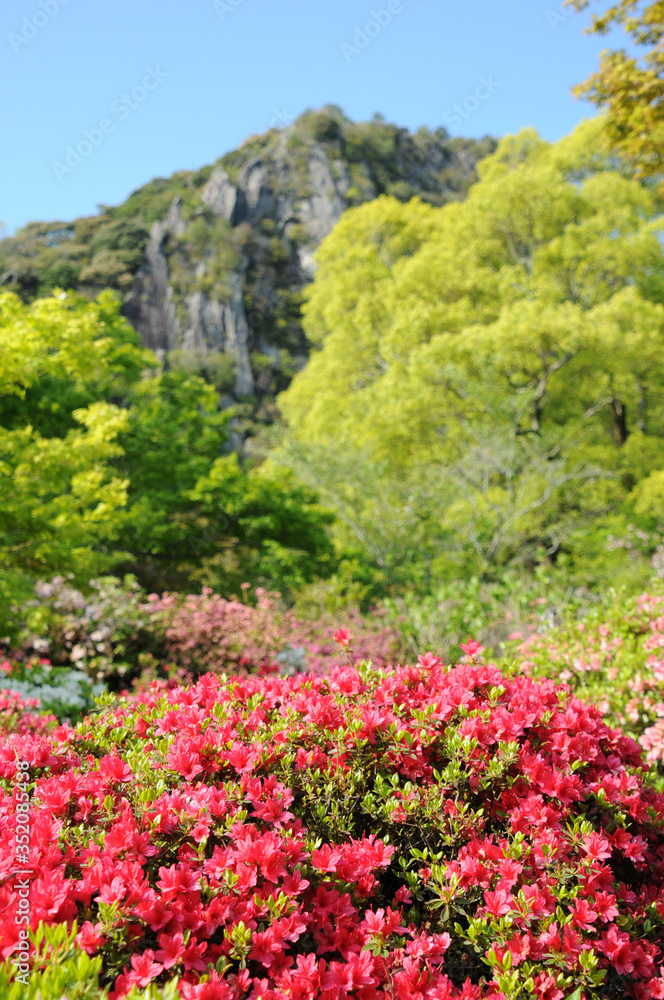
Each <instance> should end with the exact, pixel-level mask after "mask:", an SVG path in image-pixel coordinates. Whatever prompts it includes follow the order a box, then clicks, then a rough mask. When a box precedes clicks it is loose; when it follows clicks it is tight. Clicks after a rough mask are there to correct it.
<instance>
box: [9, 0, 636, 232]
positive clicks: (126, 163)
mask: <svg viewBox="0 0 664 1000" xmlns="http://www.w3.org/2000/svg"><path fill="white" fill-rule="evenodd" d="M375 13H376V14H377V15H378V19H377V20H376V18H375V16H374V14H375ZM371 22H373V23H371ZM380 22H382V23H380ZM585 23H587V19H586V18H584V17H582V16H580V15H578V14H570V15H568V16H565V17H563V16H562V15H561V14H560V8H559V6H558V3H557V2H556V0H503V2H501V3H492V2H491V0H467V2H466V3H459V2H451V0H376V2H372V0H367V2H365V0H113V2H110V0H66V2H63V0H3V3H2V5H1V6H0V51H1V58H0V92H2V93H3V95H4V98H3V102H2V103H3V107H2V112H1V113H2V116H3V121H2V136H3V143H4V155H3V156H2V158H1V162H0V221H2V222H4V223H5V225H6V228H7V231H8V232H10V233H11V232H13V231H14V230H15V229H16V228H17V227H19V226H21V225H23V224H25V223H26V222H28V221H30V220H46V219H48V220H55V219H61V220H67V219H71V218H74V217H76V216H78V215H86V214H92V213H94V212H95V210H96V206H97V205H98V204H100V203H104V204H109V205H112V204H117V203H118V202H120V201H123V200H124V199H125V198H126V197H127V195H128V194H129V193H130V192H131V191H133V190H134V189H135V188H137V187H139V186H140V185H141V184H143V183H145V182H147V181H148V180H150V179H151V178H152V177H155V176H168V175H169V174H171V173H172V172H173V171H175V170H180V169H185V168H186V169H191V168H196V167H200V166H202V165H204V164H206V163H211V162H213V161H214V160H215V159H216V158H217V157H219V156H220V155H221V154H222V153H224V152H226V151H228V150H229V149H233V148H235V147H236V146H237V145H239V144H240V143H241V142H242V140H243V139H245V138H246V137H247V136H248V135H251V134H253V133H256V132H262V131H264V130H265V129H266V128H268V127H269V126H270V124H272V123H275V122H276V123H279V122H282V121H288V120H289V119H291V118H292V117H294V116H296V115H298V114H299V113H301V112H302V111H303V110H304V109H305V108H307V107H320V106H322V105H323V104H326V103H334V104H338V105H340V106H341V107H342V108H343V109H344V110H345V111H346V113H347V114H348V115H349V116H350V117H351V118H353V119H355V120H360V119H365V118H370V117H371V116H372V115H373V114H374V112H380V113H382V114H383V115H384V116H385V118H386V119H388V120H389V121H395V122H397V123H398V124H399V125H404V126H408V127H410V128H416V127H417V126H419V125H428V126H430V127H437V126H440V125H446V126H447V127H448V129H449V131H450V132H451V133H452V134H454V135H471V136H482V135H484V134H486V133H490V134H493V135H496V136H500V135H504V134H505V133H507V132H514V131H518V130H519V129H520V128H523V127H524V126H528V125H532V126H534V127H535V128H537V129H538V130H539V131H540V132H541V133H542V134H543V135H544V136H545V137H546V138H548V139H557V138H559V137H560V136H562V135H564V134H565V133H567V132H568V131H570V130H571V129H572V128H573V127H574V125H575V124H576V123H577V122H578V121H580V120H581V119H582V118H583V117H586V116H587V115H588V114H591V113H592V110H591V109H590V108H589V107H588V106H587V105H584V104H581V103H579V102H577V101H575V100H574V99H573V98H572V97H571V96H570V93H569V92H570V88H571V86H572V85H573V84H574V83H575V82H578V81H579V80H582V79H583V78H584V77H585V76H587V75H588V73H589V72H591V71H592V70H593V69H594V68H595V66H596V65H597V57H598V54H599V52H600V51H601V49H602V48H604V47H606V46H607V44H611V42H612V38H611V36H610V37H609V39H608V41H607V39H598V38H595V37H588V36H585V35H584V34H583V26H584V24H585ZM365 27H366V28H367V30H366V31H365V30H364V29H365ZM358 29H359V32H360V33H359V34H357V31H358ZM613 41H614V43H615V42H617V43H618V44H622V36H620V35H618V36H615V38H614V39H613ZM150 74H151V75H150ZM482 80H483V81H484V86H482V84H481V81H482ZM487 84H488V85H487ZM478 87H480V91H479V93H480V95H481V99H478V98H476V97H475V96H474V95H475V92H476V91H477V88H478ZM132 95H133V96H132ZM455 104H461V105H462V106H463V105H464V104H465V108H466V110H465V111H464V116H463V117H462V116H461V115H459V114H458V111H457V112H455V111H454V105H455ZM468 109H469V110H468ZM460 118H461V121H460V122H459V119H460ZM104 122H105V123H106V124H105V125H103V124H102V123H104ZM457 122H459V124H457ZM100 126H101V127H100ZM86 130H87V135H86ZM81 143H82V147H81V148H82V150H83V151H84V154H85V155H83V156H82V157H80V162H77V160H76V157H77V155H78V154H74V155H72V154H71V153H70V155H69V161H68V162H67V160H66V155H67V150H68V147H72V148H75V147H76V146H78V145H79V144H81ZM88 147H89V152H88ZM68 164H69V165H68ZM58 165H59V166H58Z"/></svg>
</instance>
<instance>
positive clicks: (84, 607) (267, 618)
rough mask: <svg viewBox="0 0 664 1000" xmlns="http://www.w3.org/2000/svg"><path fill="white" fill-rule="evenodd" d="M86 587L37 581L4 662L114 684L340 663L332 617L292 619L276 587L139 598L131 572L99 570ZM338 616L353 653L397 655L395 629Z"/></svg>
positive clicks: (379, 661) (377, 659) (321, 668)
mask: <svg viewBox="0 0 664 1000" xmlns="http://www.w3.org/2000/svg"><path fill="white" fill-rule="evenodd" d="M90 586H91V589H92V594H91V595H90V596H88V597H85V596H84V595H83V594H81V593H80V592H79V591H77V590H75V589H73V588H72V587H71V586H70V585H69V584H68V583H67V581H66V580H65V579H64V578H62V577H58V578H56V579H54V580H53V581H51V583H48V584H45V583H44V584H39V585H38V587H37V598H36V600H34V601H31V602H30V605H29V606H28V607H26V608H25V609H24V614H25V622H24V626H23V639H22V641H21V643H20V647H19V648H18V649H16V650H14V655H13V660H14V661H17V662H18V661H19V660H21V659H22V660H30V659H33V658H34V657H36V656H37V657H39V656H47V657H48V659H49V660H50V662H51V663H52V664H53V665H54V666H57V667H69V668H71V667H72V666H74V667H75V668H76V670H77V671H83V672H84V673H85V674H86V676H87V677H88V678H90V679H91V680H92V681H94V682H97V683H99V682H103V683H105V684H106V685H107V686H108V687H109V688H110V689H111V690H112V691H116V692H117V691H119V690H121V689H123V688H126V687H127V686H128V685H129V684H130V683H131V682H132V681H136V680H144V679H150V680H151V679H158V678H167V677H169V676H171V675H172V672H173V668H179V671H180V676H182V671H186V672H187V673H188V674H189V675H190V679H191V676H192V675H193V676H195V675H197V674H199V673H202V672H207V671H213V672H215V673H220V672H223V671H231V672H234V673H238V672H240V673H251V672H255V671H265V670H281V671H282V672H288V670H289V669H290V668H291V667H293V665H294V664H297V669H298V670H304V671H306V670H307V669H313V670H314V671H315V672H316V673H322V672H325V671H326V670H329V669H330V668H331V667H333V666H335V665H339V664H341V663H345V662H346V658H347V657H346V654H345V653H343V652H340V650H339V647H338V646H337V644H336V643H335V642H334V639H333V633H334V625H333V619H332V617H331V616H324V617H323V618H321V619H319V620H318V621H317V622H304V621H300V620H299V619H298V618H297V617H296V616H295V613H294V612H293V611H285V610H283V609H281V608H280V607H279V595H278V594H271V593H267V592H266V591H263V590H261V589H260V588H258V589H257V590H256V592H255V599H256V605H255V606H254V605H251V604H243V603H242V602H240V601H238V600H233V599H231V600H226V599H225V598H222V597H220V596H219V595H217V594H213V593H212V591H211V590H209V589H204V590H203V593H202V594H198V595H196V594H190V595H180V594H177V593H173V594H164V595H162V596H161V597H160V596H158V595H156V594H153V595H150V597H149V599H148V597H147V596H146V594H145V593H144V591H142V590H141V588H140V587H139V586H138V585H137V584H136V582H135V581H134V580H133V578H131V577H126V578H125V580H124V581H123V582H120V581H119V580H115V579H113V578H112V577H106V578H103V579H101V580H93V581H92V583H91V585H90ZM247 590H248V588H245V590H244V593H245V594H247ZM249 596H250V595H248V597H249ZM347 619H348V622H349V624H350V626H351V628H352V631H353V632H354V633H355V634H356V635H358V636H361V638H360V639H358V640H357V645H356V649H355V655H356V656H357V658H358V659H371V660H372V661H373V662H374V663H375V664H376V665H377V666H383V665H385V664H387V663H389V662H390V661H392V660H393V659H394V658H396V657H398V655H399V652H400V646H401V640H400V636H399V633H398V632H397V631H396V629H394V628H390V627H386V626H384V625H383V624H382V620H381V618H380V617H378V619H377V621H376V623H375V624H372V623H370V622H369V621H367V620H365V619H364V618H363V617H362V616H361V615H360V614H359V613H358V612H348V614H347ZM294 652H295V655H293V653H294ZM289 664H290V667H289Z"/></svg>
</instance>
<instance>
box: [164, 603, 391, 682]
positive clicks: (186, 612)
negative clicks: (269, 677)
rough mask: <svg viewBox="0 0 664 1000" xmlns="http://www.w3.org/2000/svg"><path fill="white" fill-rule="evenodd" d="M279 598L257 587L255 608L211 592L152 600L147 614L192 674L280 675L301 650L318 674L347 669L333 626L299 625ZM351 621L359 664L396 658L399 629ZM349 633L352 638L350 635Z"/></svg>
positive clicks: (177, 660)
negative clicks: (291, 653)
mask: <svg viewBox="0 0 664 1000" xmlns="http://www.w3.org/2000/svg"><path fill="white" fill-rule="evenodd" d="M279 596H280V595H279V594H272V593H268V592H266V591H264V590H262V589H261V588H260V587H259V588H257V590H256V599H257V600H256V605H255V606H254V605H250V604H243V603H241V602H240V601H233V600H230V601H229V600H226V599H224V598H223V597H220V596H219V595H218V594H214V593H213V592H212V591H211V590H209V589H204V590H203V593H202V594H190V595H188V596H186V597H184V598H182V597H180V595H178V594H164V595H162V596H161V597H159V596H157V595H156V594H153V595H151V596H150V598H149V604H148V607H147V608H146V610H148V611H149V614H150V616H151V618H153V619H154V620H157V621H159V622H160V623H161V625H162V626H163V628H164V630H165V635H166V643H167V656H168V658H169V659H170V660H171V661H173V662H174V663H177V664H179V665H180V666H182V667H185V668H186V669H189V670H191V669H192V668H193V669H194V670H195V671H196V670H197V671H206V670H207V671H215V672H216V671H220V670H231V671H232V672H233V673H238V672H240V673H252V672H254V671H263V672H265V671H269V670H278V669H279V663H280V657H282V658H283V653H284V651H287V650H289V649H291V650H293V649H299V650H302V654H303V655H302V660H303V664H305V665H306V668H307V669H309V670H313V671H314V672H315V673H318V674H320V673H325V672H327V671H328V670H329V669H331V668H333V667H335V666H338V665H340V664H342V663H345V662H346V656H345V655H344V654H343V653H341V652H340V651H339V648H338V646H337V643H336V640H335V629H334V626H333V625H332V623H331V622H326V621H325V620H324V619H323V620H319V621H317V622H303V621H299V620H298V619H297V618H296V616H295V614H294V613H293V612H292V611H280V610H279V607H278V600H279ZM347 617H348V618H350V619H352V620H351V625H352V631H353V633H355V635H357V636H359V638H358V639H357V640H356V641H355V642H354V648H353V655H354V656H355V657H357V659H364V660H371V661H372V662H373V663H374V665H376V666H384V665H386V664H387V663H389V662H391V661H392V659H393V658H394V657H395V655H396V654H398V652H399V649H400V637H399V635H398V633H397V632H396V630H395V629H392V628H386V627H381V624H380V622H378V625H377V626H374V627H373V628H370V627H369V624H368V623H367V622H366V621H365V620H364V619H362V617H361V616H360V615H359V614H357V613H354V614H348V615H347ZM345 631H346V632H348V635H349V637H350V635H351V632H350V630H349V629H346V630H345ZM342 646H343V648H347V644H342Z"/></svg>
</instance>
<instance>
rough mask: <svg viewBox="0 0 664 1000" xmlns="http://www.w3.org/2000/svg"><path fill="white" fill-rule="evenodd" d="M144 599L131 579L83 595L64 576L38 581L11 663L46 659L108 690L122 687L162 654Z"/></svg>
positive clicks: (103, 582)
mask: <svg viewBox="0 0 664 1000" xmlns="http://www.w3.org/2000/svg"><path fill="white" fill-rule="evenodd" d="M144 600H145V594H144V592H143V591H142V590H141V588H140V587H139V586H138V584H137V583H136V581H135V580H134V578H133V577H131V576H127V577H125V578H124V580H123V581H120V580H116V579H115V578H113V577H103V578H101V579H99V580H92V581H91V582H90V593H89V594H88V596H87V597H86V596H84V595H83V594H82V593H81V592H80V591H78V590H76V589H75V588H74V587H72V586H71V585H70V583H69V581H68V580H67V579H65V578H64V577H55V578H54V579H53V580H51V581H50V582H49V583H39V584H37V587H36V595H35V599H34V600H32V601H30V602H28V604H27V605H26V606H25V607H24V608H23V622H22V636H21V639H20V642H19V644H18V647H17V648H16V649H14V650H13V656H12V659H13V660H14V661H17V662H18V661H20V660H30V659H33V658H34V657H35V656H46V657H48V660H49V661H50V663H51V664H53V666H54V667H68V668H71V667H72V666H73V667H74V668H75V669H77V670H79V671H82V672H83V673H85V675H86V676H87V677H88V678H90V679H91V680H92V681H94V682H98V683H103V682H106V683H109V685H110V686H111V687H112V688H113V689H114V690H118V689H119V688H120V687H121V686H122V687H126V684H127V682H128V680H129V679H130V678H132V677H135V676H137V675H138V674H139V673H140V672H141V671H142V670H144V669H146V668H147V667H151V666H153V665H154V664H155V663H159V662H160V661H161V657H162V656H163V653H164V639H163V635H162V634H161V633H160V632H159V629H158V628H156V627H155V625H154V623H153V622H151V621H150V619H149V616H148V615H147V614H146V609H145V607H144V606H143V605H144ZM125 678H126V680H125Z"/></svg>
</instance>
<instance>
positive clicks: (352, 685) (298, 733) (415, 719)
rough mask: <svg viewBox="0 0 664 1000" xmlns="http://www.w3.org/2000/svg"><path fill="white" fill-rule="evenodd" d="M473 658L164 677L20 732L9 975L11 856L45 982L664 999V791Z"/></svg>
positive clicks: (11, 762)
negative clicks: (65, 719) (83, 713)
mask: <svg viewBox="0 0 664 1000" xmlns="http://www.w3.org/2000/svg"><path fill="white" fill-rule="evenodd" d="M337 641H338V643H339V644H340V645H341V646H342V647H343V649H344V650H345V653H346V655H348V657H349V661H351V662H352V656H353V640H352V635H351V634H350V632H349V631H348V630H339V632H338V634H337ZM464 654H465V655H464V658H463V661H462V662H461V663H460V664H459V665H458V666H456V667H454V668H451V669H450V668H446V667H445V666H443V664H442V663H441V662H440V660H439V659H438V657H436V656H434V655H433V654H426V655H424V656H421V657H420V658H419V660H418V663H417V665H415V666H398V667H376V666H375V665H374V666H370V665H368V664H363V663H360V664H357V665H350V663H349V665H344V666H339V667H335V668H334V669H333V670H332V671H331V672H330V673H329V675H328V676H325V677H321V676H316V675H315V674H314V673H309V674H300V675H295V676H292V677H281V676H278V675H273V674H271V675H267V676H262V677H261V676H257V675H252V676H236V677H232V678H230V679H229V678H226V677H223V676H218V675H213V674H208V675H205V676H203V677H201V678H200V679H199V680H198V682H197V683H196V684H194V685H191V686H182V685H177V684H175V683H174V682H173V681H171V682H168V681H158V682H154V683H153V684H152V686H151V687H150V689H149V690H143V691H140V692H136V693H134V694H131V695H127V696H125V697H124V698H121V699H113V698H111V696H108V695H107V696H104V699H102V702H101V703H100V710H99V712H98V713H97V714H96V715H95V716H93V717H90V718H89V719H86V720H84V721H83V722H81V723H80V724H79V725H78V726H77V727H76V728H72V727H71V726H70V725H65V726H60V727H59V728H57V729H56V730H54V731H53V732H51V733H43V732H13V733H10V734H9V735H6V736H5V737H4V738H3V739H2V740H1V741H0V775H1V776H2V791H1V797H0V843H2V844H3V845H4V846H3V852H2V854H1V855H0V857H2V866H3V867H2V872H1V873H0V950H1V953H2V954H1V957H2V958H3V959H4V960H5V964H4V965H3V966H2V967H1V968H0V984H2V983H3V982H4V983H8V982H9V981H10V978H11V975H12V969H13V965H12V959H13V958H14V957H15V956H16V954H17V953H18V946H19V941H20V939H19V929H18V927H19V925H18V924H17V923H16V915H17V913H18V912H19V910H20V908H21V902H20V897H19V891H18V887H17V880H16V878H15V877H13V876H12V873H13V872H14V871H15V870H16V866H17V864H18V865H23V866H28V867H29V870H30V871H31V872H32V873H33V874H32V876H31V879H30V891H29V923H30V927H31V930H32V934H33V936H32V942H31V952H32V953H31V963H32V976H33V977H34V980H35V981H40V982H41V981H43V982H44V983H46V984H48V983H49V982H51V983H52V982H55V981H56V980H55V979H54V977H55V976H56V972H55V970H56V968H60V966H61V965H62V963H63V962H64V961H65V959H66V960H67V961H72V960H73V959H72V950H71V949H72V947H73V948H75V949H78V952H76V951H74V954H76V953H78V954H79V955H80V956H87V958H89V959H90V960H91V964H90V966H89V968H87V970H86V969H83V970H82V972H81V976H82V977H83V978H82V979H80V978H79V983H78V989H79V990H80V991H81V992H80V995H82V996H87V995H95V994H89V993H85V992H84V990H85V989H87V988H88V987H90V989H92V988H93V987H92V986H90V984H94V989H97V984H98V990H99V995H106V993H108V995H109V997H110V998H112V1000H114V998H118V1000H119V998H121V997H126V996H129V995H131V993H132V991H139V992H140V991H143V990H147V991H148V993H149V995H151V996H153V997H154V998H155V1000H156V997H158V996H162V995H167V996H169V995H170V996H173V997H175V996H178V995H179V996H180V997H182V998H184V1000H285V998H299V1000H318V998H320V1000H343V998H346V997H358V998H361V1000H383V998H388V997H394V998H397V1000H425V998H426V1000H446V998H457V997H459V998H463V1000H484V998H487V1000H488V998H491V1000H518V998H539V1000H563V998H574V1000H580V998H585V1000H600V998H607V997H624V996H633V997H636V998H637V1000H648V998H661V997H664V978H663V977H662V972H663V971H664V964H663V963H664V953H663V952H662V946H663V944H664V941H663V939H664V934H663V928H664V796H663V795H661V794H658V793H657V792H655V791H654V790H652V789H650V788H647V787H646V786H645V785H644V780H643V779H644V769H643V760H642V755H641V752H640V749H639V747H638V745H637V744H636V743H635V742H634V741H633V740H632V739H631V738H629V737H627V736H625V735H623V734H621V733H620V732H619V731H617V730H613V729H611V728H609V727H608V726H607V725H606V723H605V722H604V721H603V720H602V718H601V714H600V712H599V710H598V709H597V708H596V707H595V706H591V705H588V704H585V703H583V702H581V701H579V700H577V699H576V698H574V697H573V696H572V695H571V694H570V691H569V688H568V687H566V686H565V685H562V686H557V685H556V684H555V683H554V682H553V681H552V680H536V679H533V678H531V677H528V676H519V675H514V676H510V675H508V674H506V673H502V672H501V671H500V670H499V669H498V668H497V667H495V666H488V665H485V664H484V663H482V662H481V656H482V649H481V647H480V646H479V644H477V643H468V644H466V646H465V649H464ZM21 775H25V778H21ZM21 783H22V786H23V787H26V788H27V792H26V793H25V795H26V797H27V800H28V802H29V817H30V836H29V847H28V846H27V845H26V846H21V844H22V843H24V842H23V841H22V838H19V837H17V836H16V832H15V831H16V829H17V824H18V822H19V817H20V816H25V805H23V804H22V802H23V795H22V794H21V792H20V791H19V790H18V786H19V785H20V784H21ZM19 807H20V808H19ZM58 935H59V936H58ZM63 935H64V937H63ZM68 942H69V944H68ZM70 945H71V947H70ZM65 964H66V963H65ZM63 968H64V966H63ZM68 968H69V967H68ZM69 972H71V968H69ZM58 975H61V976H64V975H65V973H64V972H61V973H58ZM2 977H4V979H3V978H2ZM40 977H41V978H40ZM49 977H50V978H49ZM58 981H59V980H58ZM86 982H87V984H88V985H87V986H86ZM12 988H13V987H12ZM45 989H46V992H45V993H43V996H44V997H46V998H47V1000H51V995H49V990H51V986H48V987H46V986H45ZM55 989H56V987H55V986H53V987H52V990H53V991H55ZM21 995H22V994H21ZM61 995H62V994H57V996H56V993H55V992H52V996H53V998H54V1000H59V997H60V996H61ZM134 995H137V993H134Z"/></svg>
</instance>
